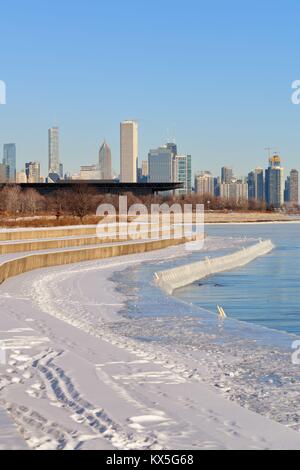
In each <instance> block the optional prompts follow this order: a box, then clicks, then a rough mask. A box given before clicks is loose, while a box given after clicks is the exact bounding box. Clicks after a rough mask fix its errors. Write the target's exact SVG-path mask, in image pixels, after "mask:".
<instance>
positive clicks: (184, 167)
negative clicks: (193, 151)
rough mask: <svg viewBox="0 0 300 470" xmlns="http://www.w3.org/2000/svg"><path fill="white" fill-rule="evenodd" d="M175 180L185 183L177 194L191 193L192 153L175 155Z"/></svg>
mask: <svg viewBox="0 0 300 470" xmlns="http://www.w3.org/2000/svg"><path fill="white" fill-rule="evenodd" d="M173 181H174V182H175V183H183V188H182V189H177V190H176V193H177V194H190V193H191V192H192V157H191V155H176V156H174V157H173Z"/></svg>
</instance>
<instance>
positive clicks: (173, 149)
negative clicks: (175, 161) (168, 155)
mask: <svg viewBox="0 0 300 470" xmlns="http://www.w3.org/2000/svg"><path fill="white" fill-rule="evenodd" d="M166 147H167V149H169V150H171V152H172V153H173V155H174V157H176V155H177V145H176V144H174V143H173V142H168V143H167V144H166Z"/></svg>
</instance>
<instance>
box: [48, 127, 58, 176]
mask: <svg viewBox="0 0 300 470" xmlns="http://www.w3.org/2000/svg"><path fill="white" fill-rule="evenodd" d="M48 157H49V165H48V166H49V173H56V174H57V175H59V174H60V167H59V164H60V159H59V128H58V127H51V129H49V130H48Z"/></svg>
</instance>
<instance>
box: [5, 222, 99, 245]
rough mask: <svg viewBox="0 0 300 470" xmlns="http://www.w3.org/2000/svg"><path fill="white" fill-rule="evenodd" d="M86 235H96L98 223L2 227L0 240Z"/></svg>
mask: <svg viewBox="0 0 300 470" xmlns="http://www.w3.org/2000/svg"><path fill="white" fill-rule="evenodd" d="M84 235H96V225H87V226H82V225H80V226H79V227H76V226H74V227H47V228H38V229H30V228H28V229H27V228H26V229H20V228H18V229H2V230H0V241H2V242H5V241H17V240H31V239H39V238H58V237H73V236H84Z"/></svg>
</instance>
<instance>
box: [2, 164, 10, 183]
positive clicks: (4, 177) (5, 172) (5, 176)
mask: <svg viewBox="0 0 300 470" xmlns="http://www.w3.org/2000/svg"><path fill="white" fill-rule="evenodd" d="M8 182H9V166H8V165H5V164H4V163H0V183H8Z"/></svg>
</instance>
